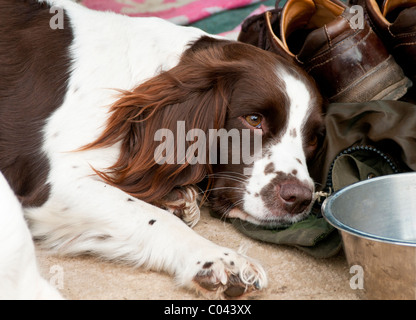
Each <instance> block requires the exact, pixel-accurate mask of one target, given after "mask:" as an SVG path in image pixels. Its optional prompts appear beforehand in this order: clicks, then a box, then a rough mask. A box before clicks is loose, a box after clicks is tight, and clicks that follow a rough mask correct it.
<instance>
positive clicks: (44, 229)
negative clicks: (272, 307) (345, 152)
mask: <svg viewBox="0 0 416 320" xmlns="http://www.w3.org/2000/svg"><path fill="white" fill-rule="evenodd" d="M0 43H1V46H0V171H1V173H2V175H3V176H4V177H5V179H6V180H7V184H8V185H10V188H11V189H12V190H13V192H14V194H15V196H16V197H17V199H18V200H19V202H20V204H21V206H22V210H23V212H24V217H25V220H26V221H27V224H28V226H29V229H30V232H31V234H32V236H33V238H34V239H36V240H38V241H39V243H40V245H41V246H43V247H44V248H47V249H48V250H50V251H51V252H53V253H57V254H62V255H78V254H83V253H88V254H92V255H96V256H98V257H100V258H102V259H106V260H111V261H118V262H123V263H127V264H130V265H132V266H135V267H138V266H144V267H147V268H150V269H153V270H159V271H164V272H168V273H170V274H171V275H173V276H174V277H175V279H176V280H177V282H178V283H179V284H180V285H181V286H183V287H186V288H189V289H192V290H195V291H196V292H198V293H201V294H203V295H205V296H206V297H208V298H234V297H239V296H242V295H244V294H249V293H251V292H255V291H258V290H261V289H262V288H264V287H266V286H267V276H266V274H265V271H264V269H263V268H262V267H261V265H260V264H259V263H258V262H257V261H254V260H253V259H251V258H249V257H247V256H245V255H243V254H240V253H237V252H235V251H233V250H231V249H228V248H225V247H221V246H219V245H216V244H214V243H212V242H211V241H208V240H207V239H205V238H203V237H201V236H200V235H198V234H197V233H196V232H194V231H193V230H192V228H191V227H192V226H193V225H195V223H196V222H197V220H198V218H199V204H198V202H197V200H198V199H199V200H201V201H202V202H204V203H207V204H208V205H209V206H210V207H211V209H212V210H213V211H214V212H216V214H218V215H219V216H220V217H222V218H239V219H242V220H246V221H249V222H251V223H254V224H257V225H261V226H269V227H274V226H278V225H281V224H288V223H293V222H296V221H300V220H301V219H303V218H305V217H306V216H307V215H308V213H309V211H310V208H311V205H312V200H313V195H314V190H315V189H314V182H313V180H312V179H311V177H310V176H309V173H308V167H307V163H308V160H309V159H310V158H311V157H312V156H313V154H314V153H315V152H316V149H317V146H318V141H319V136H320V135H321V133H322V130H323V120H322V99H321V96H320V94H319V91H318V89H317V88H316V85H315V84H314V82H313V80H311V79H310V78H309V77H308V76H307V75H306V74H305V73H304V72H303V71H302V70H301V69H299V68H297V67H296V66H293V65H292V64H290V63H288V62H287V61H285V60H284V59H283V58H281V57H278V56H277V55H274V54H273V53H270V52H267V51H264V50H261V49H258V48H255V47H254V46H251V45H248V44H243V43H239V42H236V41H232V40H227V39H224V38H221V37H219V36H214V35H209V34H207V33H205V32H203V31H201V30H199V29H197V28H193V27H184V26H177V25H174V24H171V23H170V22H167V21H164V20H161V19H159V18H131V17H126V16H123V15H119V14H115V13H110V12H98V11H93V10H90V9H88V8H85V7H83V6H81V5H79V4H77V3H74V2H72V1H69V0H43V1H42V0H36V1H35V0H31V1H30V0H18V1H15V0H0ZM160 130H162V131H160ZM192 130H193V131H192ZM186 131H188V132H187V133H186ZM219 132H223V133H224V132H225V134H222V135H221V134H219ZM230 132H231V133H235V134H236V136H237V138H238V137H240V138H241V137H243V138H245V140H244V139H243V140H244V141H243V142H244V144H243V143H239V144H238V143H237V142H236V143H234V136H233V137H231V135H229V133H230ZM211 133H214V134H217V135H214V136H213V137H212V136H211V135H210V134H211ZM224 135H225V140H233V143H232V145H233V147H232V148H230V147H229V146H228V147H227V146H226V145H225V144H224V145H225V146H223V145H222V144H221V143H222V142H223V140H224V139H222V138H223V136H224ZM207 137H208V138H207ZM259 139H260V140H259ZM219 140H221V143H220V142H219ZM237 140H238V139H237ZM256 141H260V147H261V148H258V146H257V149H256ZM197 142H198V143H197ZM240 142H241V141H240ZM172 143H174V145H172ZM235 145H237V147H235ZM243 147H247V148H249V151H252V150H254V149H256V150H254V151H253V152H252V153H250V152H249V153H248V154H249V155H250V156H249V157H247V156H246V157H244V154H242V153H241V152H238V151H241V149H242V148H243ZM208 149H209V151H207V150H208ZM221 151H222V153H221V155H219V153H220V152H221ZM236 152H238V153H239V154H237V155H236ZM224 158H227V159H228V158H230V159H231V158H232V161H231V160H230V161H225V160H224ZM247 158H248V159H249V160H250V161H247ZM207 159H208V160H207ZM223 160H224V161H223ZM201 186H205V187H201ZM7 188H8V186H7V185H6V182H5V181H3V189H7ZM201 195H202V199H200V197H199V196H201ZM8 199H10V201H15V199H12V197H2V201H6V202H7V201H8ZM2 206H3V204H2ZM15 211H17V212H19V209H18V208H17V209H16V210H15ZM20 215H22V213H20ZM184 222H185V223H184ZM24 227H25V226H20V228H24ZM16 241H17V240H16ZM28 246H29V247H30V246H33V244H32V245H30V244H28ZM16 254H17V253H16Z"/></svg>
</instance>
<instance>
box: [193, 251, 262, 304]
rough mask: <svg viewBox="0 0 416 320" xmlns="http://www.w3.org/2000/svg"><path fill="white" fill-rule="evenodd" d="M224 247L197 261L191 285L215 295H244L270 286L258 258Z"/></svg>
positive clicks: (207, 293)
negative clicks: (256, 259) (217, 252)
mask: <svg viewBox="0 0 416 320" xmlns="http://www.w3.org/2000/svg"><path fill="white" fill-rule="evenodd" d="M220 249H221V250H220V252H221V253H219V254H212V253H211V254H207V255H205V257H204V259H200V260H198V261H195V262H194V270H195V271H194V272H193V273H192V274H193V278H192V279H190V281H189V284H188V286H190V287H192V288H193V289H195V290H196V291H197V292H198V293H201V294H202V295H203V296H205V297H207V298H212V299H237V298H243V297H245V296H247V295H249V294H251V293H254V292H257V291H259V290H261V289H263V288H265V287H266V286H267V277H266V273H265V271H264V269H263V268H262V267H261V266H260V265H259V264H258V263H257V262H255V261H253V260H252V259H250V258H248V257H246V256H244V255H242V254H239V253H236V252H234V251H231V250H229V249H225V248H220ZM210 256H211V257H210Z"/></svg>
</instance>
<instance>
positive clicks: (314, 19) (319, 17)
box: [238, 0, 411, 102]
mask: <svg viewBox="0 0 416 320" xmlns="http://www.w3.org/2000/svg"><path fill="white" fill-rule="evenodd" d="M277 6H278V5H277ZM361 20H363V25H360V26H359V25H357V17H356V13H355V12H350V8H349V7H347V6H346V5H345V4H343V3H342V2H340V1H338V0H288V1H287V2H286V4H285V5H284V7H283V8H278V7H277V8H276V9H275V10H272V11H269V12H266V13H265V14H263V15H261V16H257V17H252V18H250V19H248V20H247V21H245V23H244V24H243V27H242V31H241V33H240V35H239V38H238V40H240V41H243V42H247V43H251V44H254V45H256V46H259V47H262V48H263V49H266V50H269V51H273V52H275V53H277V54H280V55H283V56H285V57H286V58H287V59H288V60H291V61H293V62H295V63H297V64H299V65H300V66H301V67H303V68H304V69H305V70H306V71H307V72H308V73H309V74H310V75H312V77H314V79H315V81H316V82H317V84H318V86H319V88H320V90H321V92H322V94H323V95H324V96H325V97H327V99H328V100H329V101H330V102H363V101H369V100H382V99H385V100H387V99H391V100H396V99H399V98H400V97H402V96H403V95H404V94H405V93H406V91H407V88H408V87H410V86H411V81H410V80H409V79H408V78H407V77H406V76H405V75H404V73H403V70H402V69H401V68H400V67H399V65H397V63H396V62H395V59H394V58H393V57H392V56H391V55H390V54H389V53H388V51H387V50H386V48H385V47H384V45H383V43H382V42H381V40H380V39H379V37H378V36H377V35H376V34H375V33H374V32H373V30H372V29H371V27H370V26H369V24H368V23H367V22H366V21H365V20H364V19H361Z"/></svg>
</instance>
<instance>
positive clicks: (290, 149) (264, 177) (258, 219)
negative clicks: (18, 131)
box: [234, 70, 314, 224]
mask: <svg viewBox="0 0 416 320" xmlns="http://www.w3.org/2000/svg"><path fill="white" fill-rule="evenodd" d="M277 76H278V77H279V78H280V79H282V80H283V82H284V84H285V87H286V93H287V95H288V97H289V101H290V106H289V110H290V111H289V117H288V118H289V119H288V124H287V126H286V130H284V131H283V132H282V134H281V136H280V137H277V139H278V142H275V143H272V144H270V145H269V146H267V148H268V151H269V152H268V153H267V156H265V157H263V158H261V159H259V160H257V161H255V162H254V165H253V171H252V175H251V176H250V177H249V179H248V182H247V186H246V192H245V193H244V196H243V199H244V211H245V212H246V213H248V214H249V215H248V216H245V217H244V218H245V219H246V220H248V221H250V222H252V223H255V224H261V223H262V224H264V223H265V221H267V220H271V219H270V217H271V216H273V214H271V213H270V212H269V209H268V208H267V207H266V206H265V204H264V202H263V200H262V199H261V197H258V196H257V197H256V196H255V195H256V194H259V193H260V191H261V190H262V189H263V187H264V186H265V185H267V184H268V183H269V182H270V181H271V180H272V179H273V178H274V177H276V174H277V173H278V172H284V173H292V172H296V174H294V176H296V178H297V179H298V180H300V181H301V182H303V183H304V184H305V185H306V186H308V187H309V188H310V189H311V190H314V183H313V181H312V179H311V177H310V176H309V173H308V168H307V165H306V158H305V153H304V151H303V142H302V128H303V127H304V125H305V122H306V120H307V115H308V114H309V112H308V111H309V109H310V108H311V95H310V93H309V91H308V89H307V88H306V86H305V84H304V83H303V82H302V81H300V80H297V79H295V78H294V77H293V76H291V75H289V74H287V73H286V72H284V71H282V70H278V71H277ZM294 130H295V131H296V135H293V134H291V132H292V133H293V132H294ZM270 163H272V164H273V166H274V171H275V172H274V173H269V174H266V173H265V168H266V167H267V165H269V164H270ZM307 212H309V210H306V211H305V214H307ZM234 214H236V215H237V216H240V215H241V213H239V212H234ZM302 218H304V215H297V216H293V215H289V214H287V215H286V216H283V217H282V218H281V220H282V221H281V222H284V223H293V222H296V221H299V220H300V219H302ZM271 223H272V224H273V223H276V217H274V218H273V220H271Z"/></svg>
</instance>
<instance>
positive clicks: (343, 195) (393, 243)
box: [322, 173, 416, 299]
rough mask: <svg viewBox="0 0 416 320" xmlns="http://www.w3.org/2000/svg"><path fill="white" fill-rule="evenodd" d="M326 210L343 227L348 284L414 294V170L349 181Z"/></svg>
mask: <svg viewBox="0 0 416 320" xmlns="http://www.w3.org/2000/svg"><path fill="white" fill-rule="evenodd" d="M322 213H323V215H324V217H325V218H326V220H327V221H328V222H329V223H330V224H332V225H333V226H334V227H336V228H337V229H338V230H339V231H340V233H341V236H342V240H343V246H344V251H345V254H346V257H347V261H348V264H349V265H350V267H351V269H350V272H352V279H351V281H350V285H351V287H352V288H353V289H357V292H358V293H359V294H360V295H361V297H363V298H367V299H416V173H404V174H396V175H389V176H383V177H379V178H374V179H371V180H367V181H362V182H358V183H356V184H353V185H351V186H348V187H346V188H344V189H342V190H340V191H338V192H336V193H334V194H333V195H332V196H330V197H329V198H328V199H327V200H326V201H325V202H324V205H323V207H322ZM351 270H352V271H351ZM360 272H361V273H360ZM354 277H355V278H354ZM360 277H361V278H360ZM353 278H354V279H353Z"/></svg>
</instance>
